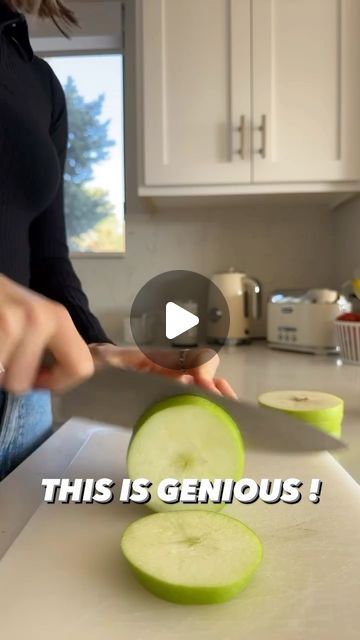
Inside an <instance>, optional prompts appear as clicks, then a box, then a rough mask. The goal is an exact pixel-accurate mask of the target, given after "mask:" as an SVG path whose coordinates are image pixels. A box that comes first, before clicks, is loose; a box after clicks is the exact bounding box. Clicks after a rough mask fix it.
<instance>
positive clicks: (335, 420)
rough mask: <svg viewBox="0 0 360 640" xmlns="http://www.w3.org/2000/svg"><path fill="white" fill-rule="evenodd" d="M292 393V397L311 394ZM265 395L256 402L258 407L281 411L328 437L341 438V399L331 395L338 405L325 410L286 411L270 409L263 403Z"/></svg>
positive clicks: (302, 392)
mask: <svg viewBox="0 0 360 640" xmlns="http://www.w3.org/2000/svg"><path fill="white" fill-rule="evenodd" d="M270 393H271V392H270ZM274 393H277V392H276V391H275V392H274ZM293 393H294V395H296V394H306V393H310V394H311V393H313V392H311V391H308V392H306V391H296V390H294V391H293ZM319 393H320V392H319ZM267 395H268V394H267V393H263V394H261V395H260V396H259V398H258V402H259V404H260V405H262V406H264V407H266V408H269V409H273V410H275V411H283V413H287V414H288V415H291V416H294V417H296V418H298V419H299V420H303V421H304V422H308V423H309V424H311V425H312V426H314V427H316V428H317V429H320V430H321V431H325V433H328V434H329V435H331V436H334V437H335V438H340V437H341V430H342V421H343V417H344V401H343V400H342V399H341V398H338V397H337V396H334V395H332V396H331V397H332V398H333V399H334V400H337V401H338V403H337V404H336V405H335V406H334V407H329V408H326V409H309V410H305V409H303V410H302V409H297V410H295V409H294V410H287V409H280V408H278V407H272V406H271V405H269V404H268V403H267V402H266V401H265V396H267ZM324 395H328V396H330V394H324Z"/></svg>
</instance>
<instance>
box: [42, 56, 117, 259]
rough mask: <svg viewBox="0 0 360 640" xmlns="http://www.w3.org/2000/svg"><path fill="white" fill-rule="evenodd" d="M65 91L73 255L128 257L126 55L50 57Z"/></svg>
mask: <svg viewBox="0 0 360 640" xmlns="http://www.w3.org/2000/svg"><path fill="white" fill-rule="evenodd" d="M45 59H46V60H47V62H48V63H49V64H50V65H51V67H52V68H53V70H54V71H55V73H56V75H57V77H58V78H59V80H60V82H61V83H62V86H63V88H64V91H65V95H66V99H67V105H68V117H69V144H68V154H67V161H66V167H65V176H64V177H65V215H66V226H67V233H68V243H69V247H70V250H71V251H72V252H73V253H77V254H79V253H80V254H81V253H105V254H106V253H122V252H124V251H125V221H124V200H125V197H124V192H125V186H124V128H123V56H122V55H121V54H119V53H100V54H76V55H75V54H74V55H72V54H71V55H69V54H67V55H54V56H50V57H46V58H45Z"/></svg>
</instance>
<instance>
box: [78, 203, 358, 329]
mask: <svg viewBox="0 0 360 640" xmlns="http://www.w3.org/2000/svg"><path fill="white" fill-rule="evenodd" d="M333 215H334V214H332V213H331V212H329V211H328V210H327V209H326V208H325V207H321V206H316V207H311V206H306V205H301V206H300V205H296V206H295V205H291V206H284V205H281V206H279V205H276V206H275V205H274V204H273V205H272V206H271V207H266V208H265V207H261V208H260V207H251V208H248V209H247V210H226V211H225V212H224V211H223V210H221V208H220V207H219V209H218V210H215V209H211V210H199V209H194V210H189V209H178V210H177V211H170V210H168V209H167V210H161V211H158V212H155V213H131V212H130V213H129V214H128V216H127V225H126V239H127V252H126V255H125V256H124V257H123V258H100V257H98V258H92V259H91V258H90V259H88V258H80V259H74V265H75V268H76V271H77V273H78V274H79V276H80V279H81V280H82V283H83V286H84V289H85V291H86V293H87V294H88V296H89V298H90V302H91V306H92V309H93V310H94V311H95V313H97V315H98V316H99V318H100V320H101V321H102V323H103V325H104V327H105V329H106V330H107V331H108V332H109V334H110V336H111V337H112V338H113V339H114V340H121V339H122V316H123V315H126V314H127V313H128V312H129V310H130V307H131V304H132V301H133V298H134V296H135V295H136V293H137V291H138V290H139V289H140V288H141V287H142V286H143V285H144V284H145V283H146V282H147V280H149V279H150V278H151V277H153V276H155V275H157V274H159V273H161V272H163V271H167V270H171V269H189V270H193V271H197V272H199V273H202V274H204V275H206V276H211V275H212V274H213V273H214V272H216V271H218V270H223V269H226V268H228V267H231V266H233V267H235V268H237V269H239V270H242V271H245V272H246V273H248V274H249V275H252V276H254V277H256V278H257V279H259V280H260V281H261V283H262V285H263V316H262V318H261V320H259V321H257V322H256V323H254V326H253V332H254V335H257V336H264V335H265V330H266V321H265V313H266V300H267V296H268V294H269V293H270V292H271V291H272V290H273V289H274V288H279V287H280V288H281V287H329V286H334V283H335V279H336V278H335V274H334V267H335V264H334V243H335V238H334V229H333ZM350 235H351V234H350Z"/></svg>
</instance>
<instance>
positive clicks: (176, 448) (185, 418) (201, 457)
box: [127, 395, 244, 511]
mask: <svg viewBox="0 0 360 640" xmlns="http://www.w3.org/2000/svg"><path fill="white" fill-rule="evenodd" d="M127 464H128V474H129V478H131V479H132V480H135V479H136V478H147V479H148V480H150V481H151V482H152V485H153V486H152V489H151V495H152V497H151V500H150V502H149V503H148V506H149V507H150V508H151V509H153V510H154V511H169V510H178V509H192V508H196V509H207V510H208V509H214V510H219V509H221V508H222V506H223V505H222V504H218V503H216V504H215V503H213V502H208V503H207V504H204V505H200V504H194V505H190V504H181V503H177V504H168V503H165V502H162V501H161V500H160V498H159V497H158V496H157V487H158V484H159V482H160V481H161V480H164V479H165V478H176V479H177V480H178V481H179V482H182V480H183V479H184V478H195V479H199V480H200V479H202V478H207V479H209V480H214V479H215V478H219V479H221V480H224V479H226V478H231V479H233V480H239V479H240V478H241V476H242V472H243V467H244V445H243V441H242V438H241V435H240V432H239V429H238V427H237V425H236V423H235V422H234V420H233V419H232V418H231V416H230V415H229V414H228V413H227V412H226V411H224V409H222V408H221V407H219V406H218V405H217V404H215V403H214V402H211V401H209V400H207V399H205V398H199V397H197V396H191V395H182V396H176V397H174V398H169V399H167V400H164V401H162V402H159V403H157V404H156V405H154V406H153V407H151V408H150V409H149V410H148V411H147V412H146V413H145V414H144V415H143V416H142V418H140V420H139V422H138V423H137V425H136V427H135V431H134V435H133V437H132V439H131V442H130V445H129V449H128V454H127Z"/></svg>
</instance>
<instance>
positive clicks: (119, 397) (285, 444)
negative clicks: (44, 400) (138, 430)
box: [58, 366, 346, 453]
mask: <svg viewBox="0 0 360 640" xmlns="http://www.w3.org/2000/svg"><path fill="white" fill-rule="evenodd" d="M183 394H194V395H196V396H200V397H203V398H207V399H209V400H211V401H212V402H215V403H217V404H218V405H220V406H221V407H223V408H224V409H225V410H226V411H228V413H229V414H230V415H231V416H232V417H233V419H234V420H235V422H236V423H237V424H238V426H239V428H240V430H241V433H242V435H243V437H244V441H245V445H246V446H247V447H248V446H251V447H253V448H256V449H258V450H259V449H261V450H264V451H282V452H285V453H298V452H301V451H309V452H310V451H323V450H329V451H333V450H336V449H341V448H343V447H345V446H346V444H345V443H344V442H343V441H341V440H339V439H337V438H333V437H332V436H330V435H328V434H326V433H325V432H323V431H320V430H319V429H317V428H316V427H312V426H311V425H310V424H307V423H305V422H302V421H301V420H298V419H296V418H293V417H292V416H289V415H287V414H285V413H282V412H279V411H276V410H274V409H267V408H265V407H260V406H258V405H257V404H255V403H250V402H247V401H244V400H240V401H237V400H233V399H230V398H226V397H222V396H219V395H216V394H213V393H209V392H208V391H205V390H204V389H201V388H200V387H198V386H196V385H192V384H190V385H188V384H186V385H185V384H183V383H181V382H179V381H175V380H174V379H172V378H167V377H165V376H161V375H158V374H153V373H146V374H145V373H138V372H135V371H127V370H123V369H118V368H115V367H110V366H109V367H106V368H105V369H103V370H101V371H98V372H97V373H96V374H95V375H94V376H93V377H92V378H91V379H90V380H87V381H86V382H84V383H83V384H82V385H80V386H78V387H77V388H75V389H72V390H71V391H68V392H67V393H65V394H63V395H62V396H60V402H58V405H60V407H59V409H60V414H61V415H60V418H61V420H63V421H65V420H69V419H70V418H72V417H74V416H77V417H83V418H87V419H90V420H95V421H97V422H103V423H108V424H115V425H121V426H125V427H130V428H132V427H134V425H135V423H136V421H137V420H138V418H139V417H140V416H141V415H142V414H143V413H144V411H145V410H146V409H148V408H149V407H150V406H151V405H153V404H154V403H156V402H159V401H160V400H164V399H166V398H169V397H171V396H178V395H183Z"/></svg>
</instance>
